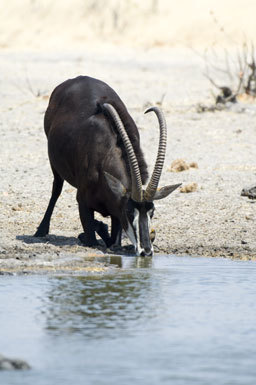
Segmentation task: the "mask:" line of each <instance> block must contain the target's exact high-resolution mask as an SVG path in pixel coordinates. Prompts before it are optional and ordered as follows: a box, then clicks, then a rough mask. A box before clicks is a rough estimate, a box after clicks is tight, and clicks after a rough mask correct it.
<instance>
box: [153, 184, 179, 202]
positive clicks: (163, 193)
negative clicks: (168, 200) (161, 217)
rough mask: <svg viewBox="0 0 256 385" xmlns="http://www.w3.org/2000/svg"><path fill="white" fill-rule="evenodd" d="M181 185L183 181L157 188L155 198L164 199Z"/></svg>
mask: <svg viewBox="0 0 256 385" xmlns="http://www.w3.org/2000/svg"><path fill="white" fill-rule="evenodd" d="M181 185H182V183H178V184H172V185H169V186H164V187H161V188H159V189H157V190H156V193H155V196H154V200H157V199H163V198H165V197H167V196H168V195H169V194H171V193H172V192H173V191H174V190H176V188H178V187H180V186H181Z"/></svg>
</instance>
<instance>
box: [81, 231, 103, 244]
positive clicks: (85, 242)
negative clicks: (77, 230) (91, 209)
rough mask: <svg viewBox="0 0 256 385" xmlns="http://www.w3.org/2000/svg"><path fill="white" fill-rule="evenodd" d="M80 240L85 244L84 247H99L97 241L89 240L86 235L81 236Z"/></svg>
mask: <svg viewBox="0 0 256 385" xmlns="http://www.w3.org/2000/svg"><path fill="white" fill-rule="evenodd" d="M78 239H79V240H80V242H81V243H82V244H83V246H87V247H93V246H99V243H98V242H97V240H96V239H95V240H91V239H88V237H87V236H86V234H85V233H81V234H79V235H78Z"/></svg>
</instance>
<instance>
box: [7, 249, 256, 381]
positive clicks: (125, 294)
mask: <svg viewBox="0 0 256 385" xmlns="http://www.w3.org/2000/svg"><path fill="white" fill-rule="evenodd" d="M108 261H109V262H111V263H115V264H117V265H119V267H118V269H117V270H115V271H112V272H110V273H109V274H99V275H93V276H80V277H79V276H50V275H47V276H42V275H41V276H35V275H34V276H33V275H32V276H16V277H15V276H3V277H1V278H0V352H1V353H2V354H4V355H7V356H10V357H13V356H14V357H19V358H23V359H25V360H27V361H28V362H29V364H30V365H31V366H32V370H30V371H26V372H0V383H1V384H3V385H18V384H19V385H20V384H24V385H25V384H26V385H32V384H33V385H34V384H37V385H43V384H55V385H60V384H61V385H63V384H76V385H80V384H81V385H82V384H95V385H101V384H113V385H115V384H118V385H120V384H122V385H126V384H129V385H131V384H143V385H151V384H152V385H153V384H154V385H155V384H174V385H176V384H177V385H190V384H195V385H200V384H202V385H207V384H209V385H212V384H230V385H236V384H241V385H249V384H251V385H255V383H256V365H255V361H256V301H255V298H256V294H255V292H256V283H255V282H256V280H255V278H256V264H255V263H252V262H237V261H231V260H225V259H213V258H212V259H208V258H190V257H174V256H155V257H154V258H153V259H151V258H144V259H143V258H133V257H113V258H108Z"/></svg>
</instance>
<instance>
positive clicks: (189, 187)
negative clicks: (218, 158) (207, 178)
mask: <svg viewBox="0 0 256 385" xmlns="http://www.w3.org/2000/svg"><path fill="white" fill-rule="evenodd" d="M197 188H198V186H197V183H195V182H192V183H189V184H187V185H185V186H183V187H181V188H180V192H181V193H191V192H194V191H197Z"/></svg>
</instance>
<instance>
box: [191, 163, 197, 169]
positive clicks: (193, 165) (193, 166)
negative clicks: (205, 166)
mask: <svg viewBox="0 0 256 385" xmlns="http://www.w3.org/2000/svg"><path fill="white" fill-rule="evenodd" d="M189 167H190V168H198V164H197V163H196V162H191V163H189Z"/></svg>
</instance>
